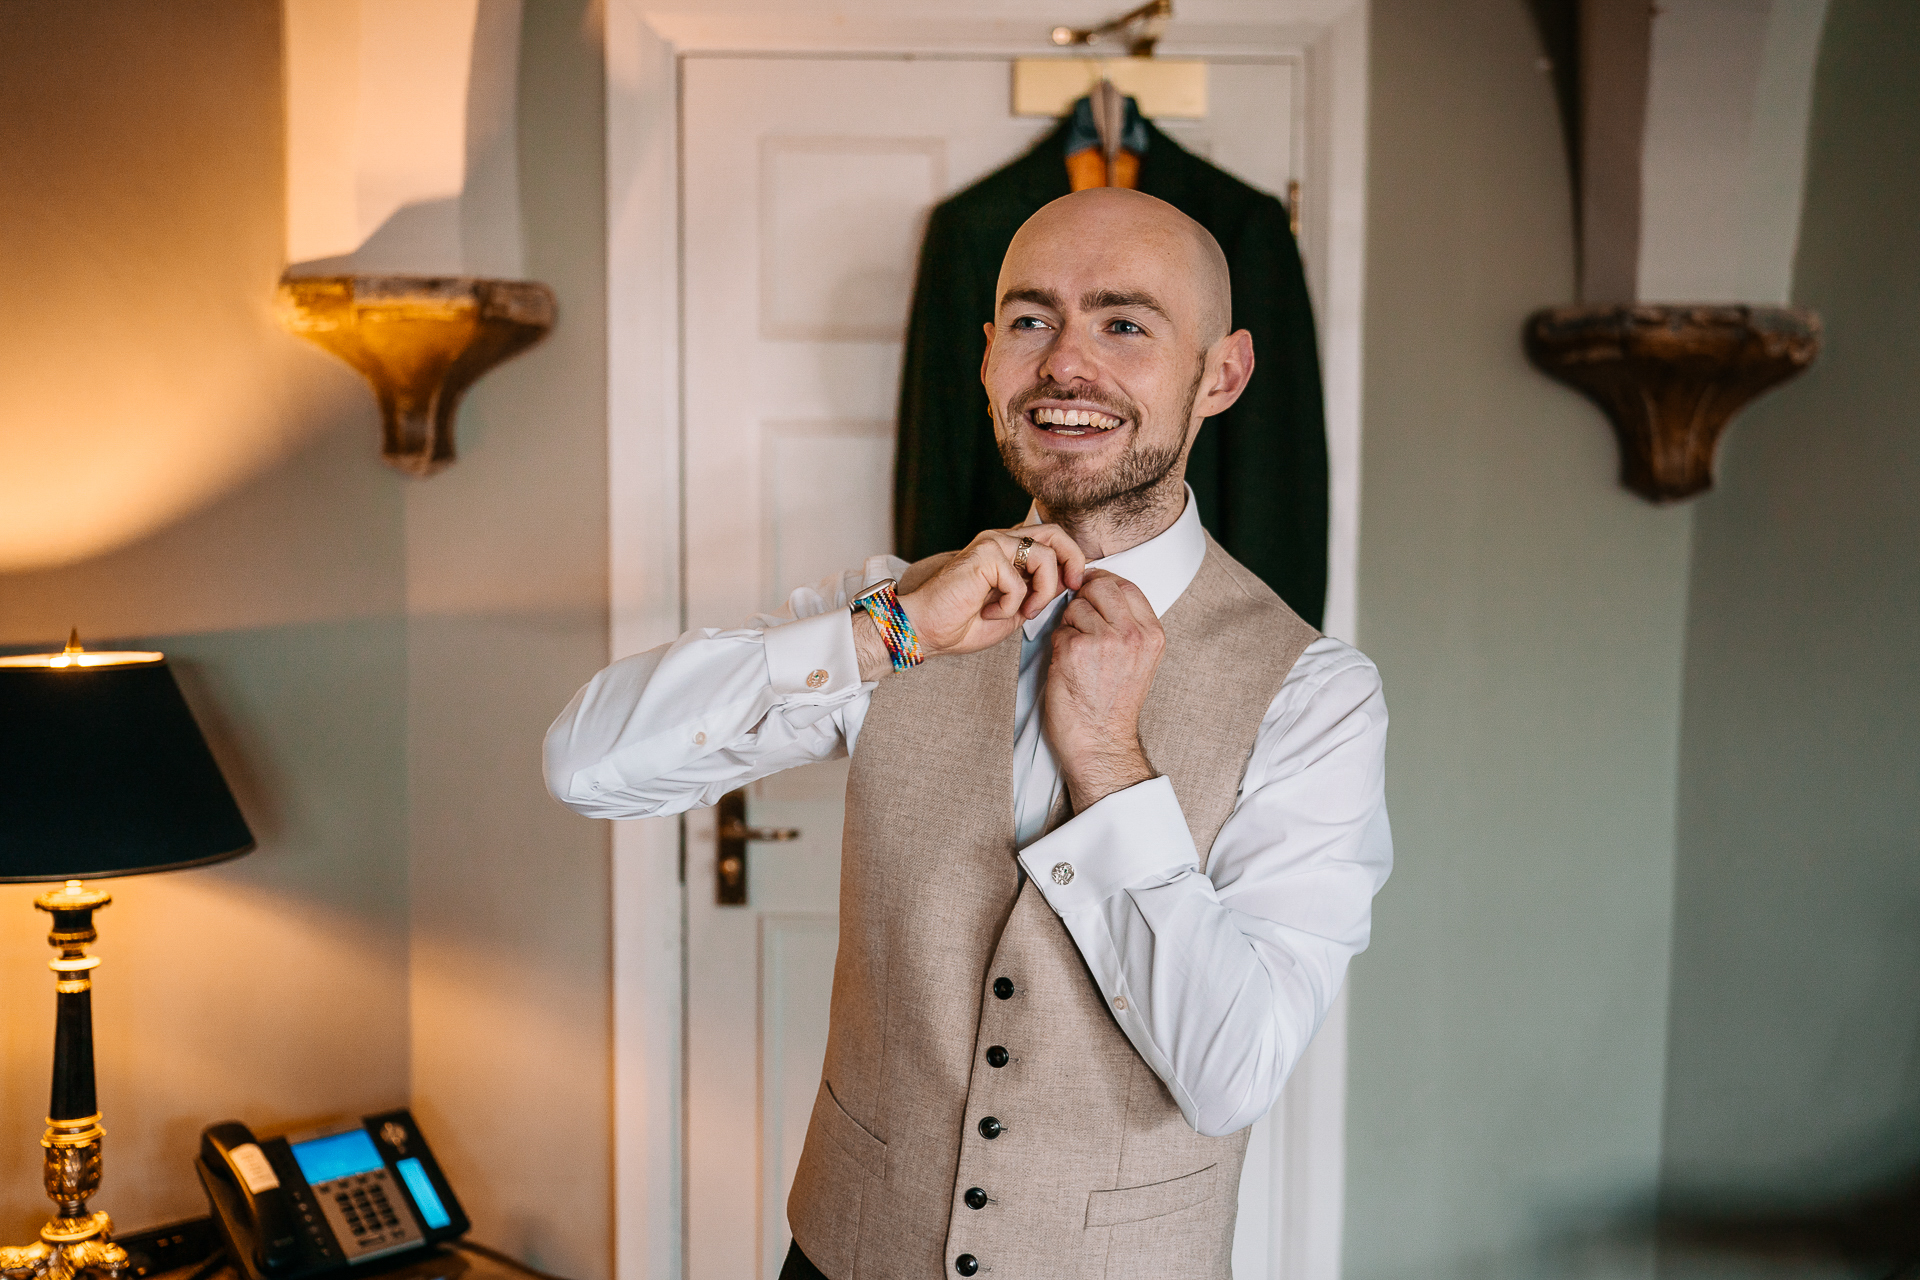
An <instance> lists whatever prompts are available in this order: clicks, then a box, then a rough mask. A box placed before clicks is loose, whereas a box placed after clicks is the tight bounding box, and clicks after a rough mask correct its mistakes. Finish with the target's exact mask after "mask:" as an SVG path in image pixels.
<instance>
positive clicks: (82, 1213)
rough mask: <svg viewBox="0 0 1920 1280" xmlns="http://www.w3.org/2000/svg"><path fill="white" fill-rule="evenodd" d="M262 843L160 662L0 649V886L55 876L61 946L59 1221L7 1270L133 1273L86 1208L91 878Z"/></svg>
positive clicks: (56, 1095)
mask: <svg viewBox="0 0 1920 1280" xmlns="http://www.w3.org/2000/svg"><path fill="white" fill-rule="evenodd" d="M252 848H253V833H252V832H250V831H248V830H247V824H246V820H245V819H244V818H242V817H241V816H240V809H239V806H238V805H236V804H235V803H234V801H233V793H232V792H231V791H229V790H228V789H227V783H226V779H225V778H223V777H221V775H220V767H219V765H217V764H215V763H214V759H213V753H212V752H211V751H209V750H208V749H207V740H206V739H205V738H203V737H202V736H201V735H200V727H199V725H197V724H195V723H194V719H193V713H192V712H191V711H189V710H188V709H187V703H186V699H185V698H183V697H181V696H180V686H179V685H178V684H176V683H175V682H174V678H173V672H172V671H171V670H169V669H168V667H167V663H166V658H165V656H164V655H162V654H158V653H88V652H87V651H85V650H84V649H82V648H81V647H80V637H79V633H78V632H75V633H74V635H73V637H72V638H71V639H69V640H68V641H67V647H66V649H65V650H64V651H62V652H60V653H36V654H27V655H23V656H19V657H0V881H6V882H15V883H18V882H22V881H26V882H45V881H55V882H60V887H59V888H56V889H52V890H49V891H48V892H46V893H43V894H41V895H40V897H39V898H37V899H36V900H35V901H34V905H35V906H36V907H38V908H39V909H40V910H42V911H45V912H47V913H48V914H49V915H51V916H52V917H53V928H52V931H51V932H50V933H49V934H48V935H47V941H48V943H50V944H51V945H52V946H53V948H54V950H55V951H56V952H58V953H59V954H58V955H57V956H56V957H55V958H54V959H53V960H51V961H49V962H48V967H49V968H51V969H52V970H53V972H54V978H55V982H54V990H55V992H56V993H57V994H56V996H55V1000H56V1002H57V1006H58V1007H57V1017H56V1021H55V1026H54V1039H53V1100H52V1104H51V1106H49V1107H48V1109H47V1133H46V1136H45V1137H44V1138H42V1139H41V1140H40V1145H41V1146H43V1147H45V1148H46V1190H47V1195H48V1197H49V1198H51V1199H52V1201H53V1203H54V1206H55V1208H54V1216H53V1217H52V1218H51V1219H49V1220H48V1222H47V1225H46V1226H44V1227H42V1228H41V1229H40V1239H39V1240H37V1241H35V1242H34V1243H33V1244H30V1245H7V1246H0V1280H30V1278H41V1280H70V1278H71V1277H72V1276H73V1275H74V1273H75V1272H78V1271H83V1270H91V1271H95V1272H98V1273H102V1274H104V1275H107V1276H111V1277H119V1276H121V1275H123V1274H126V1273H127V1268H128V1260H127V1253H126V1251H125V1250H124V1249H122V1248H121V1247H120V1246H119V1245H116V1244H114V1243H113V1242H112V1231H113V1221H112V1219H111V1218H109V1217H108V1216H107V1215H106V1214H105V1213H101V1212H93V1213H89V1212H88V1211H87V1200H88V1198H89V1197H91V1196H92V1195H93V1194H94V1192H95V1191H97V1190H99V1187H100V1140H101V1138H102V1137H103V1136H104V1134H105V1130H103V1129H102V1128H101V1127H100V1108H99V1106H98V1105H97V1104H96V1102H95V1100H94V1088H93V995H92V992H93V981H92V977H91V974H92V971H93V969H94V968H95V966H97V965H98V964H99V963H100V961H99V960H98V959H97V958H95V957H92V956H89V955H88V954H87V945H88V944H89V943H91V942H92V941H93V940H94V939H95V937H96V936H97V935H96V934H95V933H94V930H93V913H94V912H95V911H98V910H99V909H100V908H102V907H104V906H106V905H107V904H108V903H109V902H111V901H112V899H111V898H110V897H109V896H108V895H107V894H106V893H105V892H104V891H102V890H100V889H96V888H91V887H89V886H88V885H86V884H85V883H83V882H84V881H88V880H101V879H105V878H107V877H109V876H130V875H139V874H141V873H142V872H147V871H171V870H174V869H176V868H179V867H197V866H204V865H206V864H207V863H210V862H220V861H223V860H225V859H227V858H234V857H238V856H239V855H241V854H243V853H246V852H248V851H249V850H251V849H252Z"/></svg>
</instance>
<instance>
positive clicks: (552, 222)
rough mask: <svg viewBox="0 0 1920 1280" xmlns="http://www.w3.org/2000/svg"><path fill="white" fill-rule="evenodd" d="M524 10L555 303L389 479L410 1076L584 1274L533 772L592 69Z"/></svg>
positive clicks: (576, 367)
mask: <svg viewBox="0 0 1920 1280" xmlns="http://www.w3.org/2000/svg"><path fill="white" fill-rule="evenodd" d="M524 12H525V18H524V22H523V25H522V29H521V42H522V43H521V63H520V111H519V121H518V128H519V164H518V169H519V175H520V211H519V214H520V216H519V221H520V225H521V227H522V228H523V232H524V236H525V242H526V243H525V253H526V271H527V274H528V276H529V277H531V278H533V279H536V280H542V281H545V282H546V283H547V284H548V285H550V286H551V287H552V288H553V290H554V292H555V294H556V295H558V299H559V307H560V320H559V323H558V325H557V326H556V327H555V329H554V332H553V334H552V336H551V337H549V338H548V339H547V340H546V341H545V342H543V343H542V344H541V345H540V346H538V347H535V348H534V349H533V350H532V351H530V352H528V353H527V354H526V355H524V356H521V357H519V358H518V359H516V360H514V361H513V362H512V363H510V364H507V365H504V366H502V367H501V368H500V369H498V370H497V371H495V372H494V373H492V374H491V375H489V376H488V377H487V378H486V380H484V381H483V382H481V383H480V384H479V385H478V386H477V387H476V388H475V390H474V392H473V394H472V395H471V396H470V397H469V399H468V401H467V403H466V405H465V407H464V408H463V409H462V411H461V450H462V456H461V460H460V462H459V463H457V464H456V465H455V466H454V467H453V468H451V469H450V470H448V471H447V472H445V473H444V474H442V475H439V476H436V477H434V478H433V479H432V480H431V481H429V482H427V483H426V484H422V485H416V486H412V487H410V488H409V489H408V491H407V535H406V544H407V584H408V602H409V611H410V614H411V623H410V627H409V632H408V648H409V663H408V671H409V677H408V698H407V706H408V743H409V748H408V757H409V772H408V777H409V780H410V796H411V805H412V812H411V824H412V831H413V952H412V955H413V970H412V972H413V1031H414V1034H413V1098H414V1105H415V1106H416V1107H417V1108H418V1114H419V1116H420V1118H421V1122H422V1123H423V1124H431V1125H432V1126H433V1127H432V1129H431V1132H432V1133H434V1134H447V1135H450V1136H449V1138H448V1140H447V1142H446V1143H445V1144H444V1146H443V1148H442V1155H443V1158H444V1159H445V1161H446V1164H447V1168H448V1171H449V1175H450V1176H451V1177H452V1178H453V1181H454V1184H455V1185H456V1186H457V1187H458V1188H460V1191H461V1194H462V1195H463V1196H465V1197H466V1198H467V1204H468V1209H469V1211H470V1212H473V1214H474V1218H475V1223H476V1228H475V1229H476V1234H478V1235H479V1236H480V1238H482V1239H484V1240H486V1241H488V1242H489V1243H491V1244H493V1245H495V1246H496V1247H498V1248H503V1249H507V1250H509V1251H511V1252H513V1253H514V1254H516V1255H517V1256H520V1257H523V1258H526V1259H528V1260H529V1261H531V1262H532V1263H533V1265H535V1266H537V1267H540V1268H543V1269H545V1270H548V1271H551V1272H554V1273H557V1274H559V1275H563V1276H567V1277H569V1280H598V1278H599V1277H604V1276H606V1275H608V1274H609V1273H610V1272H611V1269H612V1230H613V1226H612V1195H613V1186H612V1137H613V1135H612V1093H613V1078H612V1041H611V1034H612V1028H611V999H610V993H609V978H610V974H611V964H612V961H611V951H610V947H611V938H610V932H609V931H610V920H611V911H610V909H609V906H608V891H609V888H610V882H609V875H610V866H609V862H608V857H609V852H610V851H609V828H608V824H606V823H604V822H582V821H581V820H580V819H579V818H577V817H575V816H574V815H573V814H571V813H569V812H568V811H567V810H565V809H563V808H561V807H560V806H559V805H557V804H555V803H554V802H553V801H552V800H551V799H550V798H549V797H548V795H547V792H546V786H545V784H544V782H543V781H542V773H541V769H540V743H541V740H542V738H543V737H544V736H545V734H546V730H547V725H548V724H550V723H551V722H552V720H553V717H554V716H555V715H556V714H558V712H559V710H560V708H562V707H564V706H566V704H567V699H569V698H570V697H572V696H573V691H574V690H575V689H577V688H579V686H580V685H581V684H583V683H585V682H586V680H587V679H588V678H589V677H590V676H592V674H593V673H594V672H595V671H597V670H599V669H600V668H601V667H603V666H605V665H606V662H607V615H606V599H607V563H606V560H607V527H606V494H607V480H606V452H607V450H606V429H607V428H606V385H607V375H606V328H605V316H606V300H605V288H606V285H605V280H606V254H605V245H606V231H605V208H606V199H605V195H604V191H605V181H604V172H605V168H604V155H605V150H604V143H603V141H602V140H603V138H604V136H605V126H604V123H603V122H604V116H605V108H604V101H605V93H604V89H603V85H604V83H605V81H604V73H603V71H602V65H603V64H602V55H601V50H600V46H599V43H598V39H597V29H598V27H597V18H594V17H593V16H592V6H591V5H590V4H589V3H588V0H529V2H528V3H527V4H526V6H525V11H524ZM559 1135H564V1137H562V1136H559Z"/></svg>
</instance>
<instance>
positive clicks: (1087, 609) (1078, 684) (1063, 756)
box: [1042, 569, 1167, 813]
mask: <svg viewBox="0 0 1920 1280" xmlns="http://www.w3.org/2000/svg"><path fill="white" fill-rule="evenodd" d="M1166 647H1167V635H1166V632H1164V631H1162V630H1161V629H1160V619H1159V618H1157V617H1156V616H1154V612H1153V606H1152V605H1151V604H1149V603H1147V597H1146V596H1145V595H1144V594H1143V593H1142V592H1141V590H1140V588H1138V587H1136V586H1134V585H1133V584H1132V583H1131V582H1128V581H1127V580H1126V579H1125V578H1122V577H1119V576H1117V575H1115V574H1111V573H1108V572H1106V571H1105V570H1104V569H1095V570H1093V571H1091V572H1090V573H1088V574H1087V576H1086V581H1085V582H1083V583H1082V584H1081V587H1080V591H1079V594H1077V595H1076V596H1075V597H1074V598H1073V600H1072V601H1071V602H1069V603H1068V605H1067V607H1066V609H1065V610H1063V611H1062V612H1061V614H1060V624H1059V626H1058V627H1056V628H1055V629H1054V633H1053V660H1052V668H1051V670H1049V671H1048V673H1047V690H1046V703H1045V707H1044V711H1043V715H1044V720H1043V722H1042V723H1043V724H1044V725H1045V727H1046V731H1047V740H1048V741H1049V742H1051V743H1052V744H1053V752H1054V755H1055V757H1056V758H1058V760H1059V761H1060V771H1061V774H1062V775H1063V776H1064V777H1065V778H1066V781H1067V794H1068V796H1069V797H1070V798H1071V799H1072V801H1073V807H1074V810H1075V811H1076V812H1082V813H1083V812H1085V811H1086V810H1087V809H1089V808H1090V807H1092V806H1093V805H1094V804H1095V803H1097V802H1098V801H1100V800H1103V799H1105V798H1106V797H1107V796H1110V795H1112V794H1113V793H1114V792H1116V791H1124V790H1125V789H1126V788H1128V787H1131V786H1134V785H1136V784H1138V783H1142V782H1145V781H1147V780H1148V779H1149V778H1151V777H1153V776H1154V774H1153V766H1152V765H1150V764H1149V763H1147V754H1146V752H1145V751H1143V750H1142V749H1141V747H1140V708H1141V707H1142V706H1144V705H1145V703H1146V701H1147V691H1148V690H1149V689H1151V688H1152V687H1153V673H1154V671H1155V670H1156V669H1158V667H1159V666H1160V655H1161V654H1162V653H1164V652H1165V651H1166Z"/></svg>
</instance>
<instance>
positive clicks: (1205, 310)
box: [997, 187, 1233, 350]
mask: <svg viewBox="0 0 1920 1280" xmlns="http://www.w3.org/2000/svg"><path fill="white" fill-rule="evenodd" d="M1089 245H1092V246H1097V247H1098V249H1099V250H1100V251H1102V253H1103V255H1104V256H1105V257H1106V258H1107V259H1108V261H1109V263H1110V264H1111V268H1110V269H1111V270H1112V271H1114V272H1115V273H1116V274H1115V279H1116V281H1123V280H1125V279H1126V278H1127V277H1128V275H1130V274H1132V275H1143V276H1152V277H1155V278H1157V279H1159V280H1163V281H1168V282H1173V283H1174V284H1175V288H1176V289H1178V288H1179V287H1180V286H1184V292H1185V293H1186V295H1187V296H1186V297H1184V298H1172V297H1169V298H1165V299H1161V298H1156V299H1155V301H1156V302H1157V303H1158V304H1159V305H1160V307H1161V308H1162V309H1164V310H1166V311H1167V312H1169V313H1170V312H1171V310H1172V307H1173V306H1175V305H1179V304H1182V303H1184V304H1185V305H1184V306H1181V308H1180V309H1182V310H1186V309H1187V308H1188V307H1190V308H1191V311H1190V312H1189V317H1182V319H1187V320H1188V322H1189V323H1192V324H1194V325H1195V331H1194V333H1193V335H1192V336H1193V337H1194V338H1195V340H1196V341H1197V343H1198V345H1199V346H1200V348H1201V349H1202V350H1205V349H1206V348H1208V347H1210V346H1212V345H1213V344H1214V343H1215V342H1217V341H1219V340H1220V339H1221V338H1223V337H1225V336H1226V333H1227V328H1228V326H1229V325H1230V324H1231V323H1232V321H1233V284H1232V281H1231V279H1230V278H1229V276H1228V274H1227V255H1226V254H1224V253H1222V252H1221V251H1220V244H1219V242H1218V241H1217V240H1215V239H1214V238H1213V234H1212V233H1211V232H1209V231H1208V230H1207V229H1206V228H1205V227H1203V226H1201V225H1200V224H1199V223H1198V222H1195V221H1194V220H1193V219H1192V218H1189V217H1188V216H1187V215H1186V214H1184V213H1182V212H1180V211H1179V210H1178V209H1176V208H1174V207H1173V206H1172V205H1170V204H1168V203H1167V202H1166V201H1165V200H1161V199H1159V198H1157V197H1155V196H1150V195H1147V194H1146V193H1145V192H1142V191H1129V190H1127V189H1126V188H1125V187H1091V188H1089V189H1087V190H1085V191H1076V192H1074V193H1073V194H1072V195H1066V196H1061V197H1060V198H1059V199H1058V200H1055V201H1053V202H1051V203H1050V204H1047V205H1046V206H1044V207H1043V208H1042V209H1041V210H1040V211H1039V212H1038V213H1036V214H1034V215H1033V216H1032V217H1031V218H1028V219H1027V221H1026V222H1025V224H1023V225H1022V226H1021V228H1020V230H1019V231H1018V232H1016V233H1015V234H1014V237H1013V242H1012V243H1011V244H1009V245H1008V246H1007V256H1006V258H1005V259H1004V260H1003V261H1002V262H1001V267H1000V284H999V288H998V290H997V295H998V296H1004V295H1005V293H1006V291H1007V290H1008V289H1009V288H1019V287H1020V283H1019V281H1020V277H1021V276H1022V275H1024V274H1026V272H1027V271H1029V270H1030V267H1029V265H1028V264H1029V263H1032V262H1034V261H1035V260H1039V261H1045V260H1046V259H1048V258H1049V257H1053V256H1056V255H1058V254H1061V253H1063V252H1068V251H1084V250H1085V249H1086V248H1087V247H1088V246H1089ZM1162 291H1163V292H1164V291H1168V290H1166V289H1165V288H1164V287H1163V289H1162ZM1170 304H1171V305H1170ZM1169 318H1170V319H1171V318H1173V317H1172V315H1171V314H1169ZM1175 322H1176V323H1179V321H1178V320H1176V321H1175Z"/></svg>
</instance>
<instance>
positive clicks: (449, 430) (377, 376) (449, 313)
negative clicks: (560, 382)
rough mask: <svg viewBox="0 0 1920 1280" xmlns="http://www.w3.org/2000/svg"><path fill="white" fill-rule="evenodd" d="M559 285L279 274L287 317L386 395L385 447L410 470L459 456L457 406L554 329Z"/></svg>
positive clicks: (423, 472) (393, 461)
mask: <svg viewBox="0 0 1920 1280" xmlns="http://www.w3.org/2000/svg"><path fill="white" fill-rule="evenodd" d="M554 310H555V308H554V299H553V290H551V289H549V288H547V286H545V285H543V284H535V283H533V282H531V281H525V280H476V279H472V278H470V277H464V276H372V275H354V276H308V277H297V278H293V279H287V280H282V281H281V282H280V319H281V323H282V324H283V325H285V326H286V328H287V329H288V330H289V331H290V332H293V333H296V334H298V335H300V336H301V337H303V338H305V339H307V340H308V341H309V342H312V343H314V344H316V345H317V346H321V347H324V348H326V349H327V350H328V351H331V352H333V354H335V355H337V356H339V357H340V358H341V359H342V360H345V361H346V362H347V363H348V364H350V365H352V366H353V367H354V368H355V369H358V370H359V371H360V372H361V374H363V375H364V376H365V377H366V379H367V381H368V382H370V383H372V384H373V391H374V395H375V396H376V397H377V398H378V399H379V401H380V419H381V433H382V442H381V449H380V453H381V456H382V457H383V458H385V459H386V461H387V462H388V464H389V465H391V466H393V467H395V468H397V469H398V470H401V471H404V472H406V473H407V474H408V475H411V476H430V475H432V474H433V473H434V472H436V471H439V470H441V469H442V468H444V467H446V466H447V465H448V464H449V463H451V462H452V461H453V425H454V414H455V412H456V411H457V410H458V409H459V407H460V397H461V396H462V395H463V394H464V393H465V392H466V390H467V388H468V387H470V386H472V385H473V384H474V383H475V382H476V381H477V380H478V379H479V378H480V376H481V375H482V374H484V373H486V372H487V371H488V370H489V369H492V368H493V367H494V366H495V365H497V364H499V363H500V362H501V361H503V360H506V359H507V358H509V357H511V356H514V355H518V354H519V353H520V352H522V351H525V350H526V349H527V348H528V347H531V346H532V345H533V344H534V343H536V342H538V341H540V339H541V338H543V337H545V336H546V334H547V331H548V330H550V329H551V328H553V321H554Z"/></svg>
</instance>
